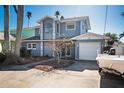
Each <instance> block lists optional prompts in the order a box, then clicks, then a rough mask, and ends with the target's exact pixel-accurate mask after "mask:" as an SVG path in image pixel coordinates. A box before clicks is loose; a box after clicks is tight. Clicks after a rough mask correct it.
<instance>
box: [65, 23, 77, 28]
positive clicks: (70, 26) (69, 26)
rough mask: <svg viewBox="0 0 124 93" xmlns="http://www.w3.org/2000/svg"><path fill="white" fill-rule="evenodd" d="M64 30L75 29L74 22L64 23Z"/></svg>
mask: <svg viewBox="0 0 124 93" xmlns="http://www.w3.org/2000/svg"><path fill="white" fill-rule="evenodd" d="M66 30H75V22H71V23H66Z"/></svg>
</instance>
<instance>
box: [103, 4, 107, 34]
mask: <svg viewBox="0 0 124 93" xmlns="http://www.w3.org/2000/svg"><path fill="white" fill-rule="evenodd" d="M107 15H108V5H106V11H105V24H104V35H105V31H106V23H107Z"/></svg>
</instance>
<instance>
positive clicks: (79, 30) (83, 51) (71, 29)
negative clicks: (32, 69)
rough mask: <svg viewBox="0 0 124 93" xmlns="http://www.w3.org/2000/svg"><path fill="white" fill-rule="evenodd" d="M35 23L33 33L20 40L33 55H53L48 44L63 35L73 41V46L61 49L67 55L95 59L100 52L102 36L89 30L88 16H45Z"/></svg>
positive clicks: (78, 58) (79, 58)
mask: <svg viewBox="0 0 124 93" xmlns="http://www.w3.org/2000/svg"><path fill="white" fill-rule="evenodd" d="M37 25H38V26H37V27H35V35H34V36H32V37H30V38H27V39H24V40H23V41H22V47H26V48H27V50H31V53H32V55H33V56H46V55H47V56H50V57H54V52H53V51H52V50H51V49H50V48H49V46H48V45H49V43H51V42H53V41H54V42H55V41H63V39H64V37H67V38H68V40H73V41H74V42H75V44H74V46H73V47H69V46H66V49H65V50H63V53H64V54H65V56H67V57H70V58H73V59H76V60H96V56H97V53H102V49H103V46H104V36H103V35H99V34H96V33H91V32H89V30H91V26H90V19H89V17H88V16H81V17H71V18H65V19H61V20H59V19H57V18H55V17H51V16H45V17H43V18H41V19H40V20H38V22H37ZM27 32H28V31H27ZM51 46H55V44H54V43H53V45H51Z"/></svg>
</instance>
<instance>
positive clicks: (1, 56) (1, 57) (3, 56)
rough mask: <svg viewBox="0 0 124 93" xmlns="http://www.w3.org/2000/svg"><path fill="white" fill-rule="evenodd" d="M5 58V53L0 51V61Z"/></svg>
mask: <svg viewBox="0 0 124 93" xmlns="http://www.w3.org/2000/svg"><path fill="white" fill-rule="evenodd" d="M5 59H6V55H5V54H3V53H0V63H3V62H4V60H5Z"/></svg>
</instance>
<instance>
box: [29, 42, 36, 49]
mask: <svg viewBox="0 0 124 93" xmlns="http://www.w3.org/2000/svg"><path fill="white" fill-rule="evenodd" d="M29 44H31V48H28V45H29ZM33 44H36V43H27V49H28V50H36V48H33ZM36 45H37V44H36Z"/></svg>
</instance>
